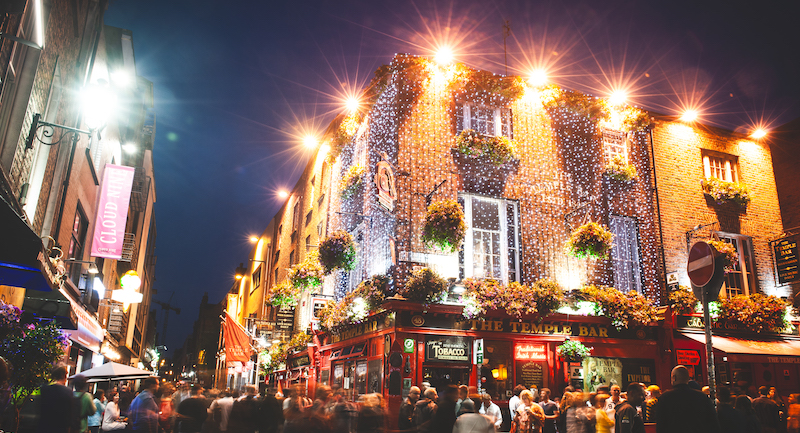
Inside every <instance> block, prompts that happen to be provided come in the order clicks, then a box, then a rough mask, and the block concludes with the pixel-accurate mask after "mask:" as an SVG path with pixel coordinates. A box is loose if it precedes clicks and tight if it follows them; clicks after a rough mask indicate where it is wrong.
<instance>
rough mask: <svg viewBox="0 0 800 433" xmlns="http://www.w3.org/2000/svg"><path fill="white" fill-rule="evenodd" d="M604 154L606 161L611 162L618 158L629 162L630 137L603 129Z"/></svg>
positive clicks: (620, 132)
mask: <svg viewBox="0 0 800 433" xmlns="http://www.w3.org/2000/svg"><path fill="white" fill-rule="evenodd" d="M602 132H603V153H604V154H605V156H606V161H611V160H612V159H613V158H614V157H616V156H621V157H622V159H623V160H624V161H625V162H626V163H627V162H628V136H627V134H626V133H625V132H623V131H615V130H613V129H603V131H602Z"/></svg>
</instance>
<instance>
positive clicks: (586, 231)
mask: <svg viewBox="0 0 800 433" xmlns="http://www.w3.org/2000/svg"><path fill="white" fill-rule="evenodd" d="M613 239H614V235H613V234H612V233H611V232H610V231H608V229H606V228H605V227H603V226H601V225H600V224H598V223H596V222H590V223H586V224H584V225H582V226H580V227H578V228H577V229H576V230H575V231H573V232H572V234H571V235H570V237H569V240H567V243H566V245H565V247H566V250H567V254H569V255H570V256H572V257H576V258H579V259H584V258H594V259H605V258H608V253H609V251H611V246H612V245H613V244H612V241H613Z"/></svg>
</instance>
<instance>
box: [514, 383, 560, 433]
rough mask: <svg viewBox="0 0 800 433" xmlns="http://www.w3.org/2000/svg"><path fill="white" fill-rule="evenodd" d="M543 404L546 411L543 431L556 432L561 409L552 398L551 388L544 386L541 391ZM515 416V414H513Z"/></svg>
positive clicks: (545, 432)
mask: <svg viewBox="0 0 800 433" xmlns="http://www.w3.org/2000/svg"><path fill="white" fill-rule="evenodd" d="M539 395H540V396H541V401H539V406H541V408H542V411H543V412H544V426H542V433H556V420H557V419H558V415H559V411H558V404H556V402H554V401H553V400H551V399H550V397H551V395H550V388H542V389H541V390H540V391H539ZM512 416H513V415H512Z"/></svg>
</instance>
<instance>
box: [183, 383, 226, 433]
mask: <svg viewBox="0 0 800 433" xmlns="http://www.w3.org/2000/svg"><path fill="white" fill-rule="evenodd" d="M191 393H192V396H191V398H187V399H185V400H183V401H182V402H181V404H180V405H179V406H178V415H177V425H178V433H199V432H200V430H201V429H202V428H203V422H204V421H205V420H206V418H208V409H206V403H205V398H204V397H203V394H202V393H203V387H202V386H193V387H192V391H191ZM235 404H236V403H234V405H235ZM233 416H234V415H233V410H231V414H230V419H229V420H228V422H229V423H228V431H232V430H231V424H232V423H233Z"/></svg>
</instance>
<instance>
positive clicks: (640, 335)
mask: <svg viewBox="0 0 800 433" xmlns="http://www.w3.org/2000/svg"><path fill="white" fill-rule="evenodd" d="M645 337H647V333H646V332H644V329H637V330H636V338H638V339H640V340H644V339H645Z"/></svg>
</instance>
